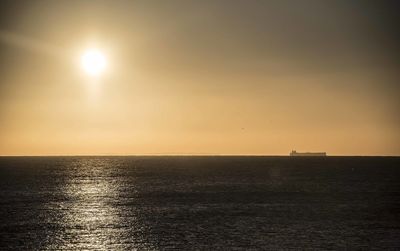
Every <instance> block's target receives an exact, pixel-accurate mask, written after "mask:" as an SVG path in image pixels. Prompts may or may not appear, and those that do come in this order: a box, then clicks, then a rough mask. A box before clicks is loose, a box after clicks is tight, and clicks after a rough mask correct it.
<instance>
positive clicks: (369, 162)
mask: <svg viewBox="0 0 400 251" xmlns="http://www.w3.org/2000/svg"><path fill="white" fill-rule="evenodd" d="M135 249H137V250H168V249H178V250H210V249H217V250H218V249H219V250H242V249H243V250H244V249H246V250H260V249H262V250H282V249H283V250H287V249H308V250H310V249H313V250H315V249H317V250H321V249H322V250H329V249H332V250H338V249H339V250H346V249H347V250H360V249H361V250H363V249H366V250H369V249H384V250H388V249H389V250H390V249H392V250H395V249H400V158H394V157H392V158H391V157H327V158H323V157H322V158H318V157H309V158H307V157H300V158H290V157H1V158H0V250H135Z"/></svg>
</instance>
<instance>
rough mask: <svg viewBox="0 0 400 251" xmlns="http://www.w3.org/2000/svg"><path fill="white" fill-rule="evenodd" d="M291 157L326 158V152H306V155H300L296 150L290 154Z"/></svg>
mask: <svg viewBox="0 0 400 251" xmlns="http://www.w3.org/2000/svg"><path fill="white" fill-rule="evenodd" d="M290 156H317V157H321V156H326V152H305V153H299V152H296V151H295V150H293V151H291V152H290Z"/></svg>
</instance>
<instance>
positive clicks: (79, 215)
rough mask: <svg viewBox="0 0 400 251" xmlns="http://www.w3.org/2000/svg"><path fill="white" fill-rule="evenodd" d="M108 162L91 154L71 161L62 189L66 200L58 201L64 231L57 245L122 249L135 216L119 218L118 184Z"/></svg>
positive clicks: (112, 168)
mask: <svg viewBox="0 0 400 251" xmlns="http://www.w3.org/2000/svg"><path fill="white" fill-rule="evenodd" d="M109 165H110V162H109V161H102V160H101V159H94V158H80V159H77V161H75V162H74V163H73V164H72V166H71V172H70V176H69V180H68V183H67V185H66V187H65V191H64V192H65V195H66V197H67V200H66V202H65V203H63V204H62V205H60V206H61V208H62V210H63V217H62V219H60V220H61V221H63V223H62V224H63V225H64V226H65V231H64V233H62V235H63V236H62V239H63V242H62V243H61V245H58V247H57V248H58V249H73V250H109V249H110V247H113V249H121V248H122V245H124V243H125V244H127V242H129V227H130V226H131V225H132V224H134V220H135V219H134V217H131V218H130V222H124V221H123V220H122V218H121V215H122V214H123V212H122V208H123V207H118V206H117V205H118V203H119V202H118V200H119V189H118V187H119V185H118V183H117V182H116V179H115V178H114V177H113V173H112V172H113V170H114V167H112V166H109ZM132 221H133V222H132ZM125 246H126V245H125ZM131 248H133V247H131Z"/></svg>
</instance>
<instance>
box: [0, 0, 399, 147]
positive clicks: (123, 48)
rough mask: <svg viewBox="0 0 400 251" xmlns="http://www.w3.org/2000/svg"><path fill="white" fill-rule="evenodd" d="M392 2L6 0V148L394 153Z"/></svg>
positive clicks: (2, 131) (1, 53)
mask: <svg viewBox="0 0 400 251" xmlns="http://www.w3.org/2000/svg"><path fill="white" fill-rule="evenodd" d="M394 5H395V4H394V2H393V5H390V4H389V2H387V3H385V4H384V3H382V2H381V1H376V2H372V1H371V2H369V1H365V2H362V3H361V2H357V1H354V2H350V1H244V0H243V1H135V2H134V1H50V0H49V1H2V2H1V4H0V16H1V18H0V155H65V154H267V155H281V154H288V153H289V151H291V150H292V149H296V150H298V151H326V152H327V153H328V154H332V155H399V154H400V117H399V115H398V114H399V113H398V109H399V108H400V101H399V93H400V86H399V80H400V78H399V73H398V69H399V66H400V61H399V48H398V46H399V44H400V43H399V42H400V39H399V37H400V36H399V34H400V33H399V28H398V27H397V25H396V24H397V23H399V22H398V21H399V20H397V19H399V18H398V17H397V12H396V10H398V8H396V7H397V6H394ZM90 48H97V49H99V50H101V51H102V53H104V56H105V57H106V59H107V67H106V69H105V71H104V72H103V73H102V74H101V76H98V77H93V76H89V75H88V74H87V73H85V71H84V70H83V69H82V67H81V62H80V59H81V57H82V54H83V53H84V52H85V50H87V49H90Z"/></svg>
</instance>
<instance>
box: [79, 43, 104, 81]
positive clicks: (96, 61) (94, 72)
mask: <svg viewBox="0 0 400 251" xmlns="http://www.w3.org/2000/svg"><path fill="white" fill-rule="evenodd" d="M81 64H82V67H83V69H84V70H85V71H86V73H88V74H89V75H91V76H98V75H100V74H101V73H102V72H103V71H104V70H105V68H106V65H107V61H106V58H105V56H104V54H103V53H102V52H101V51H99V50H97V49H90V50H87V51H85V53H84V54H83V55H82V58H81Z"/></svg>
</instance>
